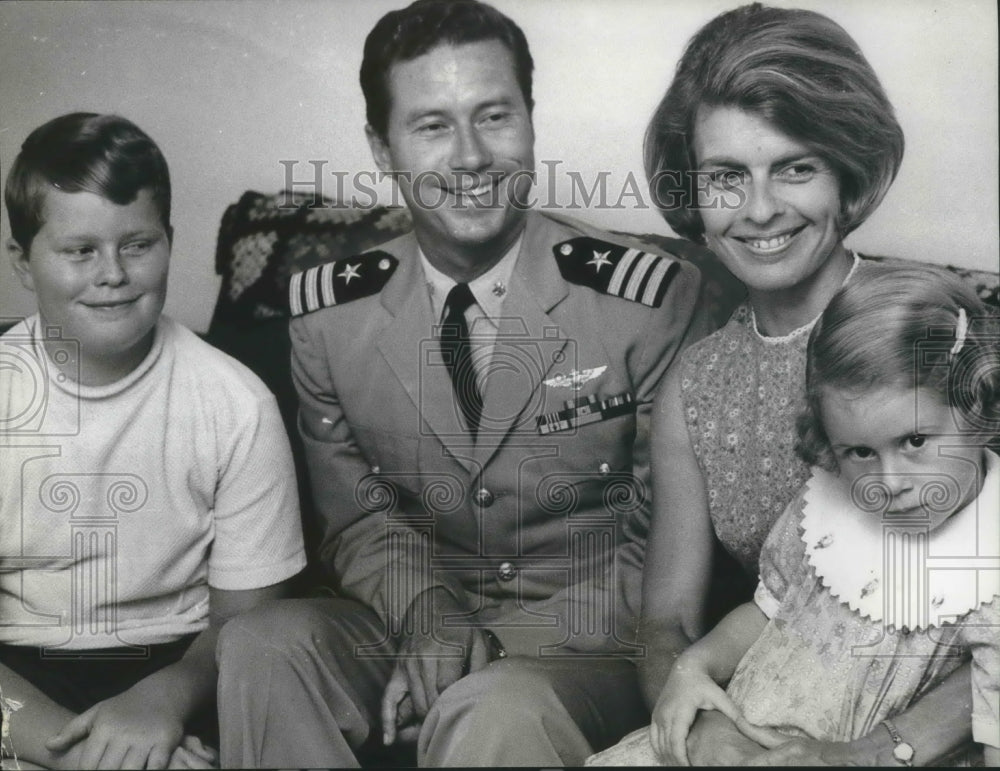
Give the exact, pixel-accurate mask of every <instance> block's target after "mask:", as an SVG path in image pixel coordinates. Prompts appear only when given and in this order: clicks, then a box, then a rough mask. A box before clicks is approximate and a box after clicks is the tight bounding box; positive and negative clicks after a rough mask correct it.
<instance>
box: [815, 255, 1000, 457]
mask: <svg viewBox="0 0 1000 771" xmlns="http://www.w3.org/2000/svg"><path fill="white" fill-rule="evenodd" d="M962 318H964V319H965V325H966V329H965V331H964V335H963V330H962ZM963 337H964V342H963V343H962V344H961V345H958V341H959V340H960V339H962V338H963ZM956 349H957V350H956ZM886 387H891V388H925V389H929V390H931V391H933V392H935V393H936V394H937V395H938V396H939V397H940V398H941V400H942V401H943V402H944V403H945V404H947V405H949V406H950V407H951V409H952V415H953V416H954V417H955V418H956V423H955V434H956V435H957V434H959V433H967V432H968V431H969V430H970V429H971V430H973V431H975V432H977V433H980V432H981V433H982V434H984V435H985V436H987V437H995V436H997V435H998V434H1000V317H998V316H997V314H996V311H995V310H992V309H989V308H988V307H987V306H986V305H985V303H983V301H982V300H980V299H979V297H978V296H977V295H976V292H975V291H974V290H973V288H972V287H971V286H970V285H969V284H968V282H967V281H965V280H963V279H962V278H960V277H958V276H956V275H955V274H954V273H952V272H950V271H948V270H946V269H944V268H939V267H935V266H932V265H923V264H920V263H913V264H905V263H886V264H885V265H884V266H880V267H879V268H878V269H876V270H872V271H871V272H869V273H866V274H865V275H863V276H856V277H855V278H854V280H853V281H850V282H849V283H848V284H847V285H846V286H845V287H843V288H842V289H841V290H840V291H839V292H837V294H836V295H834V297H833V299H832V300H831V301H830V304H829V305H828V306H827V308H826V310H825V311H824V312H823V315H822V316H820V318H819V320H818V321H817V322H816V326H815V327H814V328H813V330H812V333H811V334H810V336H809V347H808V352H807V354H806V409H805V411H804V412H803V414H802V415H801V416H800V417H799V420H798V425H797V428H798V439H799V441H798V444H797V445H796V447H795V449H796V452H797V453H798V455H799V457H800V458H802V460H804V461H805V462H806V463H809V464H810V465H818V466H821V467H822V468H825V469H827V470H828V471H836V470H837V468H838V466H837V462H836V458H835V457H834V454H833V451H832V449H831V447H830V441H829V439H828V437H827V434H826V431H825V430H824V428H823V420H822V405H821V397H822V395H823V392H824V391H825V390H827V389H834V390H837V391H844V392H847V393H854V394H860V393H866V392H869V391H871V390H873V389H880V388H886ZM958 418H962V419H963V420H962V421H961V422H959V420H957V419H958Z"/></svg>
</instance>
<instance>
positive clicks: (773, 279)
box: [693, 106, 844, 292]
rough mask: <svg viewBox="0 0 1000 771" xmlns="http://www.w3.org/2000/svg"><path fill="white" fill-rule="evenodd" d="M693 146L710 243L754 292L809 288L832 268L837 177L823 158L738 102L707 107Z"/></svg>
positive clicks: (837, 240) (837, 241) (836, 251)
mask: <svg viewBox="0 0 1000 771" xmlns="http://www.w3.org/2000/svg"><path fill="white" fill-rule="evenodd" d="M693 146H694V152H695V161H696V164H697V170H698V172H699V175H700V184H699V186H698V188H699V195H698V205H699V213H700V214H701V217H702V221H703V223H704V226H705V238H706V241H707V243H708V246H709V247H710V248H711V249H712V250H713V251H714V252H715V253H716V254H717V255H718V256H719V259H720V260H722V262H723V264H725V266H726V267H727V268H728V269H729V270H730V272H732V273H733V274H734V275H735V276H736V277H737V278H738V279H740V281H742V282H743V283H744V284H746V285H747V287H749V288H750V289H751V291H753V290H757V291H760V292H774V291H779V292H780V291H784V290H788V289H792V288H794V287H798V286H802V287H803V288H806V287H808V285H810V284H812V283H813V282H815V281H817V280H819V281H822V278H823V276H824V275H825V273H826V272H828V271H832V270H834V269H835V267H834V265H835V263H837V262H839V261H837V260H834V259H833V258H834V257H836V256H840V255H843V253H844V248H843V245H842V243H841V241H842V239H841V235H840V228H839V224H838V223H839V217H840V210H841V203H840V182H839V180H838V178H837V175H836V173H835V172H834V170H833V169H832V168H830V166H829V164H827V163H826V161H825V160H824V159H823V158H821V157H820V156H818V155H816V153H815V152H814V151H812V150H811V149H810V148H809V147H807V146H806V145H804V144H802V143H801V142H799V141H797V140H795V139H793V138H791V137H789V136H788V135H787V134H785V133H784V132H782V131H779V130H778V129H777V128H776V127H775V126H774V125H773V124H771V123H770V122H769V121H768V120H767V119H766V118H764V117H762V116H760V115H757V114H755V113H751V112H746V111H744V110H741V109H739V108H736V107H704V106H703V107H702V108H701V109H700V110H699V111H698V116H697V119H696V120H695V128H694V138H693ZM734 201H738V202H740V203H739V205H738V206H734V205H733V202H734Z"/></svg>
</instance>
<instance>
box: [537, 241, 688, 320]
mask: <svg viewBox="0 0 1000 771" xmlns="http://www.w3.org/2000/svg"><path fill="white" fill-rule="evenodd" d="M552 251H553V252H554V253H555V256H556V262H557V263H558V264H559V272H560V273H562V277H563V278H564V279H566V280H567V281H569V282H570V283H571V284H581V285H583V286H589V287H590V288H591V289H594V290H596V291H598V292H602V293H604V294H610V295H614V296H615V297H623V298H625V299H626V300H631V301H633V302H637V303H642V304H643V305H648V306H649V307H651V308H659V307H660V304H661V303H662V302H663V296H664V295H665V294H666V293H667V287H668V286H670V282H671V280H672V279H673V277H674V275H675V274H676V273H677V271H678V270H680V268H679V266H678V265H677V262H676V260H673V259H671V258H670V257H665V256H664V255H661V254H656V253H654V252H644V251H642V250H641V249H636V248H630V247H628V246H622V245H621V244H613V243H610V242H609V241H602V240H600V239H598V238H591V237H589V236H579V237H577V238H571V239H569V240H568V241H562V242H561V243H558V244H556V245H555V246H554V247H552Z"/></svg>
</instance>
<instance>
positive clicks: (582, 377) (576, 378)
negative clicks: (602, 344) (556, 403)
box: [544, 364, 608, 391]
mask: <svg viewBox="0 0 1000 771" xmlns="http://www.w3.org/2000/svg"><path fill="white" fill-rule="evenodd" d="M607 368H608V367H607V365H606V364H605V365H604V366H603V367H592V368H591V369H582V370H579V371H578V370H575V369H574V370H573V371H572V372H570V373H569V374H568V375H556V376H555V377H553V378H549V379H548V380H546V381H544V382H545V385H547V386H549V388H572V389H573V390H574V391H579V390H580V389H581V388H583V386H584V384H585V383H588V382H590V381H591V380H593V379H594V378H596V377H600V376H601V375H602V374H604V370H606V369H607Z"/></svg>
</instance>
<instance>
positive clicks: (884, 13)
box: [0, 0, 998, 331]
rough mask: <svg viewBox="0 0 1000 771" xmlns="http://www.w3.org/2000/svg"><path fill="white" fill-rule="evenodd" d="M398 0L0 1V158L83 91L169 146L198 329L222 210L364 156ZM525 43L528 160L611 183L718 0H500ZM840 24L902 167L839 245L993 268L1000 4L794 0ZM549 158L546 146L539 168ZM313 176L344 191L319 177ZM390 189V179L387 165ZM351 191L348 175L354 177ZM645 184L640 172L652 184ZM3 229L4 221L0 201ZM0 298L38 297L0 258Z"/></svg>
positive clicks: (173, 300) (636, 216)
mask: <svg viewBox="0 0 1000 771" xmlns="http://www.w3.org/2000/svg"><path fill="white" fill-rule="evenodd" d="M404 4H405V0H334V1H332V2H325V1H324V2H320V0H282V1H280V2H279V1H276V0H244V1H242V2H235V1H234V0H175V1H173V2H165V1H164V0H156V1H155V2H75V3H64V2H37V1H32V2H6V3H0V176H2V177H3V178H4V179H6V174H7V170H8V169H9V166H10V163H11V162H12V160H13V158H14V155H15V154H16V152H17V150H18V148H19V147H20V143H21V142H22V141H23V140H24V138H25V137H26V136H27V134H28V133H29V132H30V131H31V130H32V129H33V128H35V127H36V126H38V125H40V124H41V123H43V122H44V121H47V120H49V119H50V118H53V117H55V116H57V115H60V114H62V113H65V112H70V111H74V110H88V111H95V112H118V113H120V114H122V115H124V116H126V117H128V118H130V119H131V120H133V121H135V122H136V123H138V124H139V125H140V126H141V127H142V128H143V129H144V130H145V131H147V132H148V133H149V134H150V135H151V136H152V137H153V138H154V139H155V140H156V141H157V142H158V143H159V144H160V146H161V147H162V149H163V151H164V153H165V154H166V156H167V160H168V162H169V164H170V169H171V175H172V181H173V187H174V208H173V224H174V227H175V230H176V236H175V240H174V251H173V264H172V272H171V278H170V291H169V295H168V299H167V308H166V310H167V312H168V313H169V314H171V315H172V316H174V318H176V319H178V320H179V321H181V322H183V323H185V324H187V325H188V326H190V327H192V328H193V329H195V330H197V331H204V330H205V329H206V328H207V326H208V323H209V320H210V318H211V314H212V309H213V307H214V304H215V298H216V294H217V292H218V279H217V278H216V276H215V273H214V267H213V261H214V254H215V239H216V233H217V230H218V225H219V220H220V218H221V216H222V213H223V211H224V210H225V208H226V206H227V205H228V204H230V203H232V202H234V201H236V200H237V199H238V198H239V196H240V194H241V193H242V192H243V191H244V190H247V189H256V190H259V191H262V192H276V191H278V190H279V189H281V188H282V187H283V186H284V182H285V170H284V167H282V166H281V164H280V163H279V161H281V160H298V161H300V163H299V164H298V166H297V167H296V178H297V179H303V178H310V175H311V167H310V166H309V165H308V163H307V162H308V161H309V160H325V161H327V165H326V167H325V171H327V172H331V171H333V170H339V171H343V172H347V173H348V174H353V173H355V172H366V171H373V170H374V164H373V163H372V161H371V158H370V155H369V151H368V147H367V144H366V142H365V139H364V131H363V126H364V104H363V99H362V96H361V90H360V87H359V86H358V80H357V73H358V67H359V66H360V62H361V50H362V45H363V41H364V38H365V36H366V35H367V33H368V31H369V30H370V29H371V27H372V26H373V24H374V23H375V22H376V21H377V20H378V18H379V17H381V16H382V15H383V14H384V13H385V12H386V11H388V10H391V9H393V8H397V7H401V6H402V5H404ZM494 4H495V5H496V6H497V7H498V8H500V9H501V10H503V11H504V12H505V13H507V14H508V15H510V16H511V17H512V18H513V19H514V20H515V21H516V22H517V23H518V24H519V25H520V26H521V27H522V28H523V29H524V31H525V34H526V35H527V37H528V41H529V43H530V45H531V49H532V54H533V56H534V58H535V65H536V73H535V98H536V103H537V105H536V108H535V116H534V117H535V129H536V136H537V144H536V158H537V159H538V161H539V162H540V163H541V162H542V161H549V162H551V163H555V162H558V163H559V166H558V167H557V168H558V171H559V173H558V174H557V179H558V184H557V187H556V190H555V193H551V192H550V193H546V194H547V195H555V196H556V198H555V200H557V201H559V202H563V203H568V202H569V201H570V192H571V191H570V183H569V180H568V178H567V177H566V176H565V171H568V170H573V171H577V172H579V174H580V175H581V177H582V179H584V180H585V181H588V184H591V183H592V182H593V181H594V180H595V179H597V177H598V174H599V173H600V172H602V171H605V172H608V173H609V174H608V176H607V183H608V190H609V199H610V202H612V203H613V202H614V201H615V200H617V198H618V197H619V193H620V192H621V190H622V189H624V187H625V186H626V185H627V184H628V177H629V174H630V173H631V174H632V175H633V176H634V178H635V179H636V180H638V182H639V183H640V184H641V185H643V186H644V178H643V176H642V172H641V169H642V160H641V158H642V156H641V144H642V135H643V131H644V129H645V125H646V122H647V120H648V118H649V116H650V114H651V113H652V110H653V109H654V107H655V105H656V103H657V102H658V101H659V98H660V97H661V96H662V94H663V91H664V90H665V88H666V86H667V84H668V82H669V80H670V78H671V76H672V73H673V69H674V66H675V65H676V62H677V59H678V57H679V56H680V53H681V50H682V48H683V46H684V43H685V42H686V41H687V39H688V38H689V37H690V36H691V34H693V33H694V32H695V31H696V30H697V29H698V28H699V27H700V26H701V25H702V24H704V23H705V22H706V21H708V20H709V19H710V18H711V17H713V16H714V15H716V14H717V13H719V12H721V11H723V10H727V9H729V8H732V7H735V6H736V5H738V4H739V3H738V2H721V1H719V0H701V1H700V2H693V1H692V0H548V1H547V2H542V0H495V3H494ZM773 4H775V5H781V6H792V7H804V8H812V9H815V10H819V11H821V12H824V13H827V14H828V15H829V16H831V17H832V18H834V19H835V20H837V21H838V22H840V23H841V24H842V25H843V26H844V27H845V28H846V29H847V30H848V32H850V33H851V34H852V36H854V38H855V39H856V40H857V41H858V43H859V45H860V46H861V48H862V50H863V51H864V52H865V54H866V55H867V57H868V59H869V61H871V63H872V65H873V66H874V68H875V70H876V71H877V72H878V74H879V76H880V78H881V79H882V82H883V84H884V86H885V87H886V90H887V91H888V93H889V96H890V98H891V99H892V101H893V103H894V105H895V106H896V110H897V113H898V117H899V120H900V123H901V124H902V126H903V129H904V131H905V133H906V140H907V150H906V157H905V160H904V162H903V167H902V170H901V172H900V175H899V177H898V178H897V180H896V184H895V185H894V187H893V188H892V190H891V191H890V192H889V194H888V196H887V197H886V199H885V201H884V203H883V204H882V207H881V208H880V209H879V211H878V212H876V214H875V215H874V216H873V217H872V219H871V220H870V221H869V222H868V223H866V224H865V225H864V226H863V227H862V228H861V229H859V230H858V231H857V232H855V233H854V234H852V235H851V237H850V238H849V239H848V244H849V245H850V246H852V247H854V248H856V249H859V250H862V251H867V252H871V253H876V254H893V255H899V256H910V257H919V258H923V259H927V260H932V261H936V262H950V263H954V264H958V265H964V266H967V267H973V268H981V269H989V270H997V269H998V190H997V179H998V175H997V154H998V150H997V8H996V5H995V3H993V2H991V1H990V0H947V1H943V2H934V1H932V0H882V2H875V1H874V0H838V2H833V0H798V1H797V2H784V1H783V0H778V1H777V2H774V3H773ZM545 168H546V167H544V166H541V165H540V171H544V169H545ZM326 182H327V183H328V186H327V187H326V188H325V192H327V193H328V194H332V193H333V192H335V188H334V178H333V176H332V175H329V174H328V176H327V177H326ZM379 190H380V192H381V193H383V194H386V195H387V196H388V195H391V192H392V191H391V187H390V186H389V185H387V184H385V185H381V186H379ZM347 191H348V192H350V188H349V187H348V188H347ZM643 192H644V190H643ZM624 204H625V206H624V207H623V208H602V209H592V210H588V211H586V212H573V214H575V215H577V216H583V217H584V218H586V219H588V220H590V221H592V222H595V223H597V224H601V225H604V226H606V227H610V228H614V229H628V230H633V231H637V232H660V233H668V232H669V230H668V228H667V226H666V224H665V223H664V222H663V220H662V219H660V217H659V216H658V215H657V214H656V213H655V211H653V210H651V209H643V208H638V207H636V206H635V199H634V198H632V197H627V198H625V199H624ZM0 228H2V235H3V237H4V238H6V237H8V236H9V230H8V226H7V221H6V214H4V216H3V219H2V221H0ZM0 277H2V278H0V316H3V317H11V316H19V315H23V314H27V313H31V312H33V309H34V300H33V296H32V295H31V294H30V293H29V292H27V291H25V290H24V289H22V288H21V287H20V285H19V284H18V283H17V281H16V279H15V278H14V277H13V274H12V272H11V270H10V269H9V267H7V266H6V265H4V266H3V267H2V268H0Z"/></svg>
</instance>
